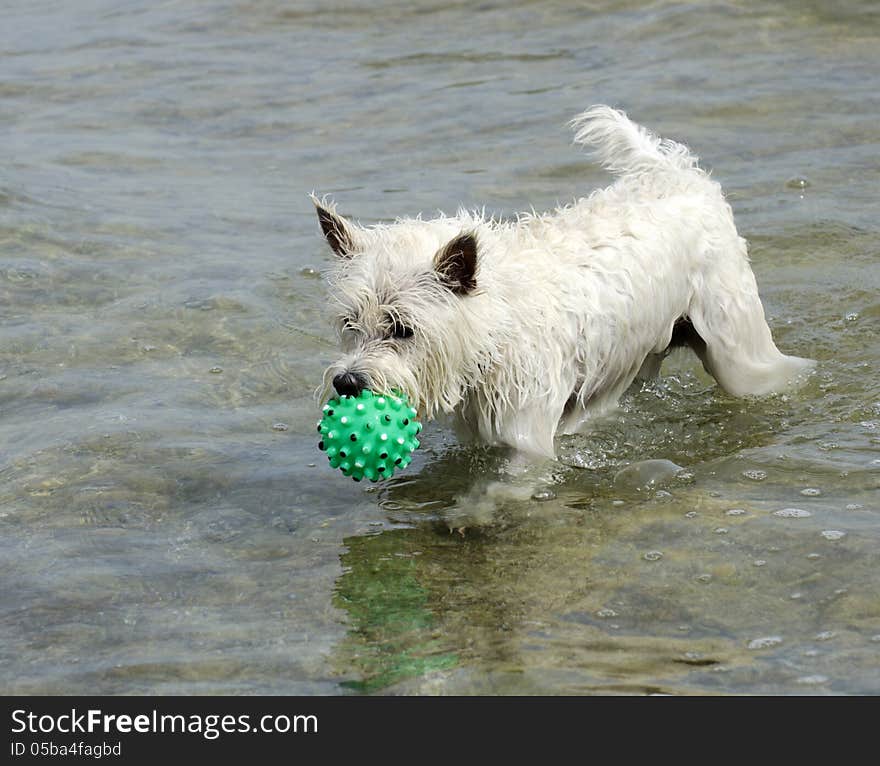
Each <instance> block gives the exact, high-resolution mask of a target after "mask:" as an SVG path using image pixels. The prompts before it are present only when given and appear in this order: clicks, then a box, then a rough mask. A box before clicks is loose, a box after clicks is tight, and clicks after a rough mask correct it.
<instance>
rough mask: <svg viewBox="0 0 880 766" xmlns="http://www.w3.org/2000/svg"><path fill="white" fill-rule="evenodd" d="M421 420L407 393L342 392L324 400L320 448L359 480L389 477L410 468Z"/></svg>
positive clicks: (340, 468) (338, 466)
mask: <svg viewBox="0 0 880 766" xmlns="http://www.w3.org/2000/svg"><path fill="white" fill-rule="evenodd" d="M421 430H422V424H421V423H419V421H418V420H416V411H415V409H414V408H412V407H411V406H410V405H409V402H408V401H407V399H406V396H405V395H402V394H396V393H395V394H377V393H375V392H373V391H369V390H366V389H365V390H363V391H361V392H360V393H359V394H358V395H357V396H346V395H343V396H340V397H338V398H336V399H331V400H330V401H329V402H327V404H325V405H324V417H323V418H321V421H320V422H319V423H318V433H320V434H321V441H320V442H319V443H318V449H320V450H323V451H324V452H326V453H327V459H328V460H329V461H330V465H331V466H332V467H333V468H338V469H339V470H340V471H342V473H343V475H345V476H350V477H351V478H352V479H354V480H355V481H360V480H361V479H363V478H367V479H369V480H370V481H380V480H381V479H389V478H391V476H392V475H393V474H394V471H395V470H397V469H398V468H399V469H403V468H406V467H407V466H408V465H409V463H410V460H412V453H413V451H414V450H415V449H417V448H418V446H419V440H418V439H417V438H416V434H418V433H419V431H421Z"/></svg>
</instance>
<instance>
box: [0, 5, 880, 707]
mask: <svg viewBox="0 0 880 766" xmlns="http://www.w3.org/2000/svg"><path fill="white" fill-rule="evenodd" d="M878 43H880V14H878V12H877V10H876V4H875V3H870V2H839V3H835V4H833V6H832V5H829V4H827V3H820V2H813V3H810V2H802V1H801V0H798V1H796V2H795V1H794V0H792V1H791V2H763V3H762V2H756V3H753V2H749V3H745V2H727V3H700V4H693V5H688V4H683V3H671V2H653V3H645V2H636V1H635V0H633V1H632V2H624V3H621V2H611V1H610V0H606V1H603V0H597V2H592V3H588V4H584V3H569V2H540V3H538V2H504V3H500V2H498V3H495V2H487V3H482V4H479V5H476V6H475V5H474V4H473V3H470V2H468V3H465V2H430V1H426V2H421V3H402V2H398V1H397V0H374V1H373V2H369V3H367V2H360V1H359V0H353V1H351V2H347V3H334V2H329V3H328V2H321V3H317V2H297V3H292V4H286V3H277V2H268V0H267V1H262V0H251V2H245V1H244V0H228V1H227V2H221V3H213V4H210V7H208V6H207V4H204V3H196V2H178V3H161V4H158V3H156V4H142V3H134V2H118V0H114V1H113V2H110V1H109V0H104V1H99V0H95V1H94V2H80V3H74V4H65V5H61V6H59V5H58V4H55V3H32V2H28V3H25V2H19V3H13V4H12V6H11V9H9V8H8V9H5V10H4V23H3V24H2V25H0V109H2V114H3V122H2V125H3V127H2V135H3V140H2V141H0V320H2V321H0V530H2V531H0V578H2V580H0V581H2V583H3V588H2V595H0V691H2V692H3V693H5V694H9V693H41V694H57V693H87V694H88V693H111V694H113V693H148V694H166V693H185V694H193V693H199V694H213V693H228V694H236V693H283V694H287V693H295V694H336V693H352V692H363V691H367V692H373V693H432V694H433V693H436V694H444V693H455V694H473V693H490V694H508V693H510V694H531V693H542V694H569V693H576V694H582V693H583V694H593V693H637V694H641V693H646V692H662V693H671V694H686V693H687V694H702V693H713V694H718V693H722V694H725V693H773V694H778V693H782V694H802V693H808V694H825V693H835V694H856V693H872V694H874V693H880V671H878V667H880V663H878V651H880V595H878V593H880V566H878V553H877V550H878V546H877V542H878V537H880V492H878V490H880V384H878V376H877V367H878V362H880V339H878V326H880V298H878V295H880V292H878V289H880V265H878V263H880V232H878V228H877V203H876V200H877V189H878V181H880V165H878V161H877V158H878V156H880V128H878V125H880V120H878V118H880V97H878V95H877V88H876V84H877V78H878V75H880V53H878V51H880V46H878ZM595 102H608V103H612V104H615V105H619V106H621V107H624V108H626V109H627V110H628V111H629V112H630V113H631V115H632V116H633V117H635V118H637V119H638V120H639V121H641V122H643V123H645V124H647V125H649V126H651V127H653V128H655V129H657V130H658V131H661V132H663V133H664V134H667V135H670V136H672V137H676V138H680V139H682V140H685V141H686V142H687V143H689V144H690V145H691V146H692V147H693V148H694V149H695V151H697V152H698V153H699V154H700V155H701V157H702V158H703V163H704V164H705V165H706V166H707V167H710V168H712V170H713V174H714V176H715V177H716V178H717V179H718V180H720V181H721V182H722V183H723V185H724V186H725V188H726V190H727V192H728V196H729V198H730V200H731V204H732V205H733V207H734V210H735V213H736V216H737V221H738V224H739V227H740V230H741V232H742V233H743V235H744V236H746V237H747V238H748V239H749V240H750V242H751V248H752V250H751V252H752V259H753V265H754V268H755V272H756V274H757V277H758V282H759V285H760V288H761V293H762V295H763V297H764V300H765V305H766V308H767V313H768V316H769V318H770V322H771V325H772V327H773V331H774V334H775V336H776V338H777V341H778V342H779V344H780V346H781V347H782V348H783V349H784V350H785V351H787V352H789V353H794V354H799V355H804V356H812V357H814V358H817V359H818V360H819V361H820V368H819V372H818V373H817V374H816V375H815V377H814V378H813V379H812V380H811V381H810V382H809V384H808V385H807V386H806V387H805V388H804V389H802V390H801V391H799V392H797V393H795V394H791V395H788V396H778V397H771V398H769V399H765V400H761V401H758V402H755V401H740V400H735V399H732V398H729V397H727V396H725V395H724V394H722V393H721V392H719V391H718V390H717V389H716V388H715V387H714V386H713V385H712V383H711V381H709V380H708V379H707V378H706V377H705V375H704V374H703V373H702V372H701V371H700V370H699V369H698V365H696V364H695V363H694V362H693V360H691V359H689V358H688V357H686V356H680V357H677V358H675V359H673V360H672V362H671V364H669V365H667V369H666V376H665V377H664V379H663V380H662V381H661V382H659V383H657V384H652V385H650V386H647V387H646V388H644V389H643V390H641V391H636V392H633V393H632V394H630V395H629V396H627V397H626V399H625V400H624V402H623V405H622V407H621V409H620V411H619V412H616V413H615V414H614V415H613V416H611V417H609V418H608V419H607V420H605V421H603V422H602V423H601V424H600V425H598V426H597V430H596V433H594V434H592V435H591V436H590V437H587V438H585V437H578V438H567V439H565V440H563V443H562V445H561V447H562V448H561V461H560V464H559V466H558V468H557V469H556V477H555V478H556V484H555V485H554V487H553V492H551V493H545V494H544V495H543V496H541V497H540V498H537V499H533V500H521V501H519V502H509V503H506V504H504V505H503V507H501V508H500V509H499V510H498V512H497V513H496V514H495V515H494V517H493V518H491V519H490V520H486V521H484V523H482V524H479V525H476V526H472V527H468V528H467V529H466V530H465V531H464V533H463V534H459V533H457V532H452V533H450V526H454V524H451V522H450V519H449V509H450V507H451V506H452V505H453V503H454V498H455V496H456V495H457V494H458V493H460V492H463V491H465V490H467V489H468V488H469V487H470V486H471V485H472V484H473V483H475V482H481V481H486V480H487V479H488V478H491V477H492V476H493V475H494V474H495V473H496V472H497V470H498V467H499V464H500V457H501V456H500V455H498V454H497V453H495V452H493V451H492V450H480V449H465V448H463V447H461V446H459V445H457V444H456V443H455V440H454V438H453V437H452V435H451V434H450V433H449V432H447V431H445V430H443V429H442V428H440V427H438V426H436V425H432V426H429V427H428V428H427V429H426V431H425V432H424V440H423V448H422V449H421V450H419V451H418V452H417V453H416V458H415V460H414V462H413V464H412V466H411V467H410V468H409V470H407V471H406V472H404V473H403V474H401V475H400V476H398V477H395V478H394V479H393V480H392V481H391V482H389V483H386V484H385V485H383V486H382V487H364V486H363V485H360V484H353V483H351V482H349V481H347V480H344V479H343V478H342V477H341V476H340V475H339V474H338V473H334V472H331V471H330V469H329V468H327V466H326V464H325V463H324V459H323V456H322V455H321V454H320V453H319V452H318V451H317V449H316V447H315V441H316V440H315V434H314V423H315V420H316V418H317V416H318V410H317V407H316V405H315V403H314V400H313V398H312V392H313V390H314V388H315V387H316V385H317V383H318V381H319V379H320V374H321V372H322V370H323V368H324V366H325V365H326V364H327V363H328V362H329V361H330V360H331V359H332V358H333V353H334V350H333V335H332V331H331V329H330V323H329V317H328V315H327V307H326V297H327V294H326V290H325V287H324V285H323V283H322V281H321V279H320V272H321V270H322V269H324V268H325V267H326V266H327V265H328V264H329V255H328V253H327V249H326V248H325V247H324V246H323V244H322V242H321V241H320V238H319V236H318V226H317V222H316V221H315V220H314V212H313V210H312V208H311V204H310V202H309V200H308V198H307V196H306V194H307V192H309V191H311V190H312V189H316V190H318V191H319V192H321V193H332V194H333V195H334V196H335V198H336V199H337V200H338V201H339V203H340V206H341V209H342V210H343V211H344V212H346V213H350V214H352V215H354V216H356V217H358V218H360V219H361V220H362V221H364V222H373V221H377V220H384V219H389V218H393V217H395V216H397V215H404V214H415V213H418V212H419V211H425V212H427V213H431V212H433V211H435V210H436V209H445V210H454V209H455V208H456V207H457V206H458V205H459V204H463V205H466V206H471V205H483V204H485V205H486V206H487V208H488V210H490V211H491V212H493V213H496V214H498V215H501V216H503V215H508V214H510V213H513V212H515V211H517V210H519V209H527V208H529V207H530V206H532V205H534V207H535V208H536V209H539V210H540V209H546V208H549V207H552V206H553V205H554V204H556V203H557V201H562V202H565V201H567V200H570V199H572V198H573V197H575V196H579V195H583V194H585V193H586V192H588V191H589V190H590V189H592V188H595V187H596V186H598V185H600V184H603V183H605V182H606V179H605V178H604V176H603V175H602V173H600V172H599V171H598V170H597V169H596V168H594V167H592V166H591V165H590V164H589V163H588V162H587V161H585V159H584V158H583V157H581V156H579V155H578V153H577V152H576V151H575V150H574V149H572V147H571V146H570V135H569V134H568V132H567V130H566V128H565V126H564V124H565V122H566V120H568V119H569V118H570V117H572V116H573V115H574V114H575V113H577V112H578V111H580V110H581V109H583V108H584V107H586V106H587V105H589V104H591V103H595ZM646 460H657V461H660V460H665V461H671V462H672V463H674V464H675V465H676V466H681V467H682V469H683V470H681V471H677V469H675V467H674V466H673V467H672V468H671V469H670V467H669V465H668V464H659V463H655V464H650V465H648V466H647V468H644V467H642V468H644V470H643V471H642V472H641V473H640V472H639V469H640V467H639V466H636V467H635V468H628V466H631V465H632V464H635V463H640V462H641V461H646ZM653 469H657V470H656V472H654V470H653ZM654 476H656V477H657V480H656V481H653V482H652V481H651V478H652V477H654ZM792 509H795V510H792ZM796 511H797V512H796ZM779 512H782V513H779Z"/></svg>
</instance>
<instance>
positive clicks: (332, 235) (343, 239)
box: [312, 194, 355, 258]
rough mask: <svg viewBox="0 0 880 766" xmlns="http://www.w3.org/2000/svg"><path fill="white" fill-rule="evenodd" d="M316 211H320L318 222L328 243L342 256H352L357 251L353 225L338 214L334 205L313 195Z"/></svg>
mask: <svg viewBox="0 0 880 766" xmlns="http://www.w3.org/2000/svg"><path fill="white" fill-rule="evenodd" d="M312 202H313V203H314V204H315V211H316V212H317V213H318V222H319V223H320V224H321V231H323V232H324V237H326V239H327V244H329V245H330V248H331V249H332V250H333V252H334V253H336V255H338V256H339V257H340V258H351V257H352V255H354V253H355V245H354V236H353V235H352V230H353V227H352V225H351V224H350V223H349V222H348V221H346V220H345V219H344V218H343V217H342V216H341V215H338V214H337V213H336V211H335V210H334V208H333V206H332V205H329V204H327V203H326V202H324V201H323V200H320V199H318V198H317V197H316V196H315V195H314V194H313V195H312Z"/></svg>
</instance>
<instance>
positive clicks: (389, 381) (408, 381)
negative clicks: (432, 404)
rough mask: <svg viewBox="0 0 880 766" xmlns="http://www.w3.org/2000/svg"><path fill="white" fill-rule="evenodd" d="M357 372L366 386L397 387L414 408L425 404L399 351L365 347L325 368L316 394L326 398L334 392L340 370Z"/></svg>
mask: <svg viewBox="0 0 880 766" xmlns="http://www.w3.org/2000/svg"><path fill="white" fill-rule="evenodd" d="M346 372H351V373H356V374H357V375H359V376H361V377H363V378H364V380H366V388H368V389H370V390H371V391H375V392H376V393H391V392H393V391H397V392H399V393H402V394H405V395H406V396H407V398H408V399H409V402H410V404H411V405H412V406H413V407H415V408H416V409H421V408H422V407H423V405H424V403H425V402H424V397H423V396H422V390H421V387H420V386H419V382H418V380H417V378H416V376H415V374H414V373H413V371H412V369H411V368H410V367H409V366H408V365H407V364H405V363H404V361H403V360H402V359H401V357H400V355H399V354H396V353H393V352H389V351H366V352H364V353H360V354H353V355H350V356H347V357H343V358H342V359H340V360H339V361H337V362H334V363H333V364H331V365H330V366H329V367H328V368H327V369H326V370H325V371H324V377H323V380H322V382H321V386H320V387H319V388H318V391H317V392H316V393H317V397H318V399H319V401H320V402H325V401H327V399H329V398H330V397H331V396H334V395H335V391H334V388H333V378H335V377H336V376H337V375H340V374H342V373H346Z"/></svg>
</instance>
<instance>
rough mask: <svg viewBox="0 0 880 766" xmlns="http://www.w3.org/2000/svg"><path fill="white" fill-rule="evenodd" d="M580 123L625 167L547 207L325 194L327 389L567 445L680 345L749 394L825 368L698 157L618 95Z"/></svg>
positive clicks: (542, 452)
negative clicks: (333, 309) (331, 255)
mask: <svg viewBox="0 0 880 766" xmlns="http://www.w3.org/2000/svg"><path fill="white" fill-rule="evenodd" d="M572 126H573V127H574V129H575V131H576V134H575V141H576V142H578V143H580V144H583V145H585V146H588V147H591V148H592V151H593V153H594V155H595V157H596V158H597V159H598V160H599V162H601V163H602V164H603V165H604V166H605V167H606V168H607V169H608V170H609V171H610V172H611V173H613V174H614V175H616V176H618V180H617V181H616V183H614V184H613V185H612V186H610V187H608V188H606V189H602V190H599V191H596V192H594V193H593V194H591V195H590V196H589V197H588V198H586V199H580V200H578V201H577V202H576V203H574V204H572V205H569V206H567V207H563V208H559V209H557V210H555V211H554V212H552V213H548V214H545V215H535V214H523V215H520V216H519V217H518V218H517V220H516V221H515V222H510V223H501V222H497V221H494V220H487V219H486V218H485V216H483V215H480V214H476V213H469V212H465V211H459V213H458V214H457V215H455V216H441V217H439V218H436V219H433V220H422V219H421V218H417V219H400V220H398V221H396V222H395V223H393V224H389V225H377V226H373V227H369V228H366V227H362V226H359V225H357V224H354V223H352V222H350V221H348V220H345V219H344V218H342V217H341V216H339V215H338V214H337V213H336V211H335V207H334V206H333V204H332V203H329V202H327V201H325V200H319V199H318V198H316V197H313V200H314V202H315V204H316V206H317V210H318V216H319V220H320V223H321V227H322V229H323V231H324V234H325V236H326V238H327V241H328V243H329V244H330V246H331V248H332V249H333V251H334V252H335V253H336V256H337V258H336V268H335V271H334V273H333V275H332V279H331V285H332V293H333V296H334V300H335V302H336V304H337V307H338V328H339V332H340V337H341V341H342V345H343V349H344V355H343V356H342V357H341V358H340V359H339V360H338V361H337V362H335V363H334V364H333V365H331V366H330V368H329V369H328V370H327V372H326V374H325V377H324V386H323V389H322V395H323V396H325V397H326V396H327V395H329V393H330V390H331V386H333V387H335V388H336V389H337V391H338V392H339V393H356V392H357V391H359V390H360V389H362V388H371V389H374V390H378V391H385V390H389V389H400V390H401V391H404V392H405V393H406V394H408V395H409V397H410V399H411V400H412V401H413V403H414V404H415V406H417V407H419V408H420V410H421V411H422V413H423V414H424V415H425V416H427V417H429V418H430V417H434V416H437V415H439V414H442V413H445V414H449V415H452V416H453V418H454V419H455V421H456V424H457V425H458V426H459V427H460V429H459V430H461V428H462V427H463V428H464V429H465V430H466V431H467V432H469V433H470V434H472V435H473V436H474V437H476V438H478V439H479V440H481V441H484V442H487V443H492V444H505V445H509V446H511V447H514V448H516V449H517V450H519V451H521V452H524V453H526V454H528V455H533V456H547V457H553V456H554V454H555V449H554V437H555V435H556V434H557V433H558V432H563V433H569V432H576V431H581V430H584V429H585V428H586V427H587V423H588V421H589V419H590V418H591V417H592V416H593V415H594V414H596V413H600V412H602V411H603V410H606V409H607V408H609V407H610V406H613V405H614V404H615V403H616V402H617V400H618V398H619V397H620V395H621V394H622V393H623V392H624V391H625V390H626V388H627V387H628V386H629V385H630V384H631V383H632V382H633V381H634V380H635V379H636V378H637V377H648V376H652V375H654V374H656V373H657V371H658V370H659V367H660V362H661V361H662V359H663V357H664V356H665V355H666V353H667V352H668V349H669V348H670V347H671V346H674V345H677V344H680V343H686V344H688V345H690V346H691V347H692V348H693V349H694V351H695V352H696V353H697V354H698V355H699V357H700V359H701V360H702V363H703V366H704V367H705V369H706V370H707V371H708V372H709V373H710V374H711V375H712V376H714V378H715V379H716V380H717V381H718V383H719V384H720V385H721V386H722V387H723V388H724V389H725V390H726V391H728V392H730V393H731V394H734V395H737V396H742V395H746V394H766V393H769V392H772V391H778V390H781V389H783V388H785V387H787V386H790V385H791V384H792V383H794V382H795V381H796V380H797V379H798V378H799V376H801V375H802V374H803V373H805V372H806V371H808V370H809V369H810V368H811V367H812V365H813V362H811V361H810V360H807V359H800V358H798V357H793V356H785V355H784V354H782V353H780V351H779V350H778V349H777V348H776V346H775V344H774V343H773V339H772V337H771V335H770V329H769V327H768V326H767V322H766V320H765V318H764V310H763V307H762V305H761V301H760V298H759V297H758V289H757V285H756V283H755V277H754V275H753V274H752V270H751V268H750V267H749V260H748V256H747V252H746V243H745V240H743V239H742V238H741V237H739V235H738V234H737V232H736V228H735V226H734V222H733V214H732V212H731V209H730V206H729V205H728V204H727V202H726V201H725V200H724V196H723V194H722V191H721V187H720V186H719V185H718V184H717V183H716V182H715V181H713V180H711V179H710V178H709V176H708V174H707V173H706V172H705V171H703V170H701V169H700V168H699V167H698V166H697V158H696V157H694V155H692V154H691V153H690V152H689V151H688V149H687V148H686V147H685V146H683V145H681V144H678V143H675V142H673V141H669V140H662V139H659V138H657V137H655V136H653V135H652V134H650V133H649V132H648V131H646V130H645V129H644V128H642V127H639V126H638V125H635V124H634V123H632V122H631V121H630V120H629V119H628V118H627V117H626V116H625V115H624V114H623V113H622V112H620V111H616V110H614V109H611V108H609V107H607V106H594V107H592V108H591V109H588V110H587V111H585V112H584V113H583V114H581V115H579V116H578V117H576V118H575V119H574V120H573V121H572Z"/></svg>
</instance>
